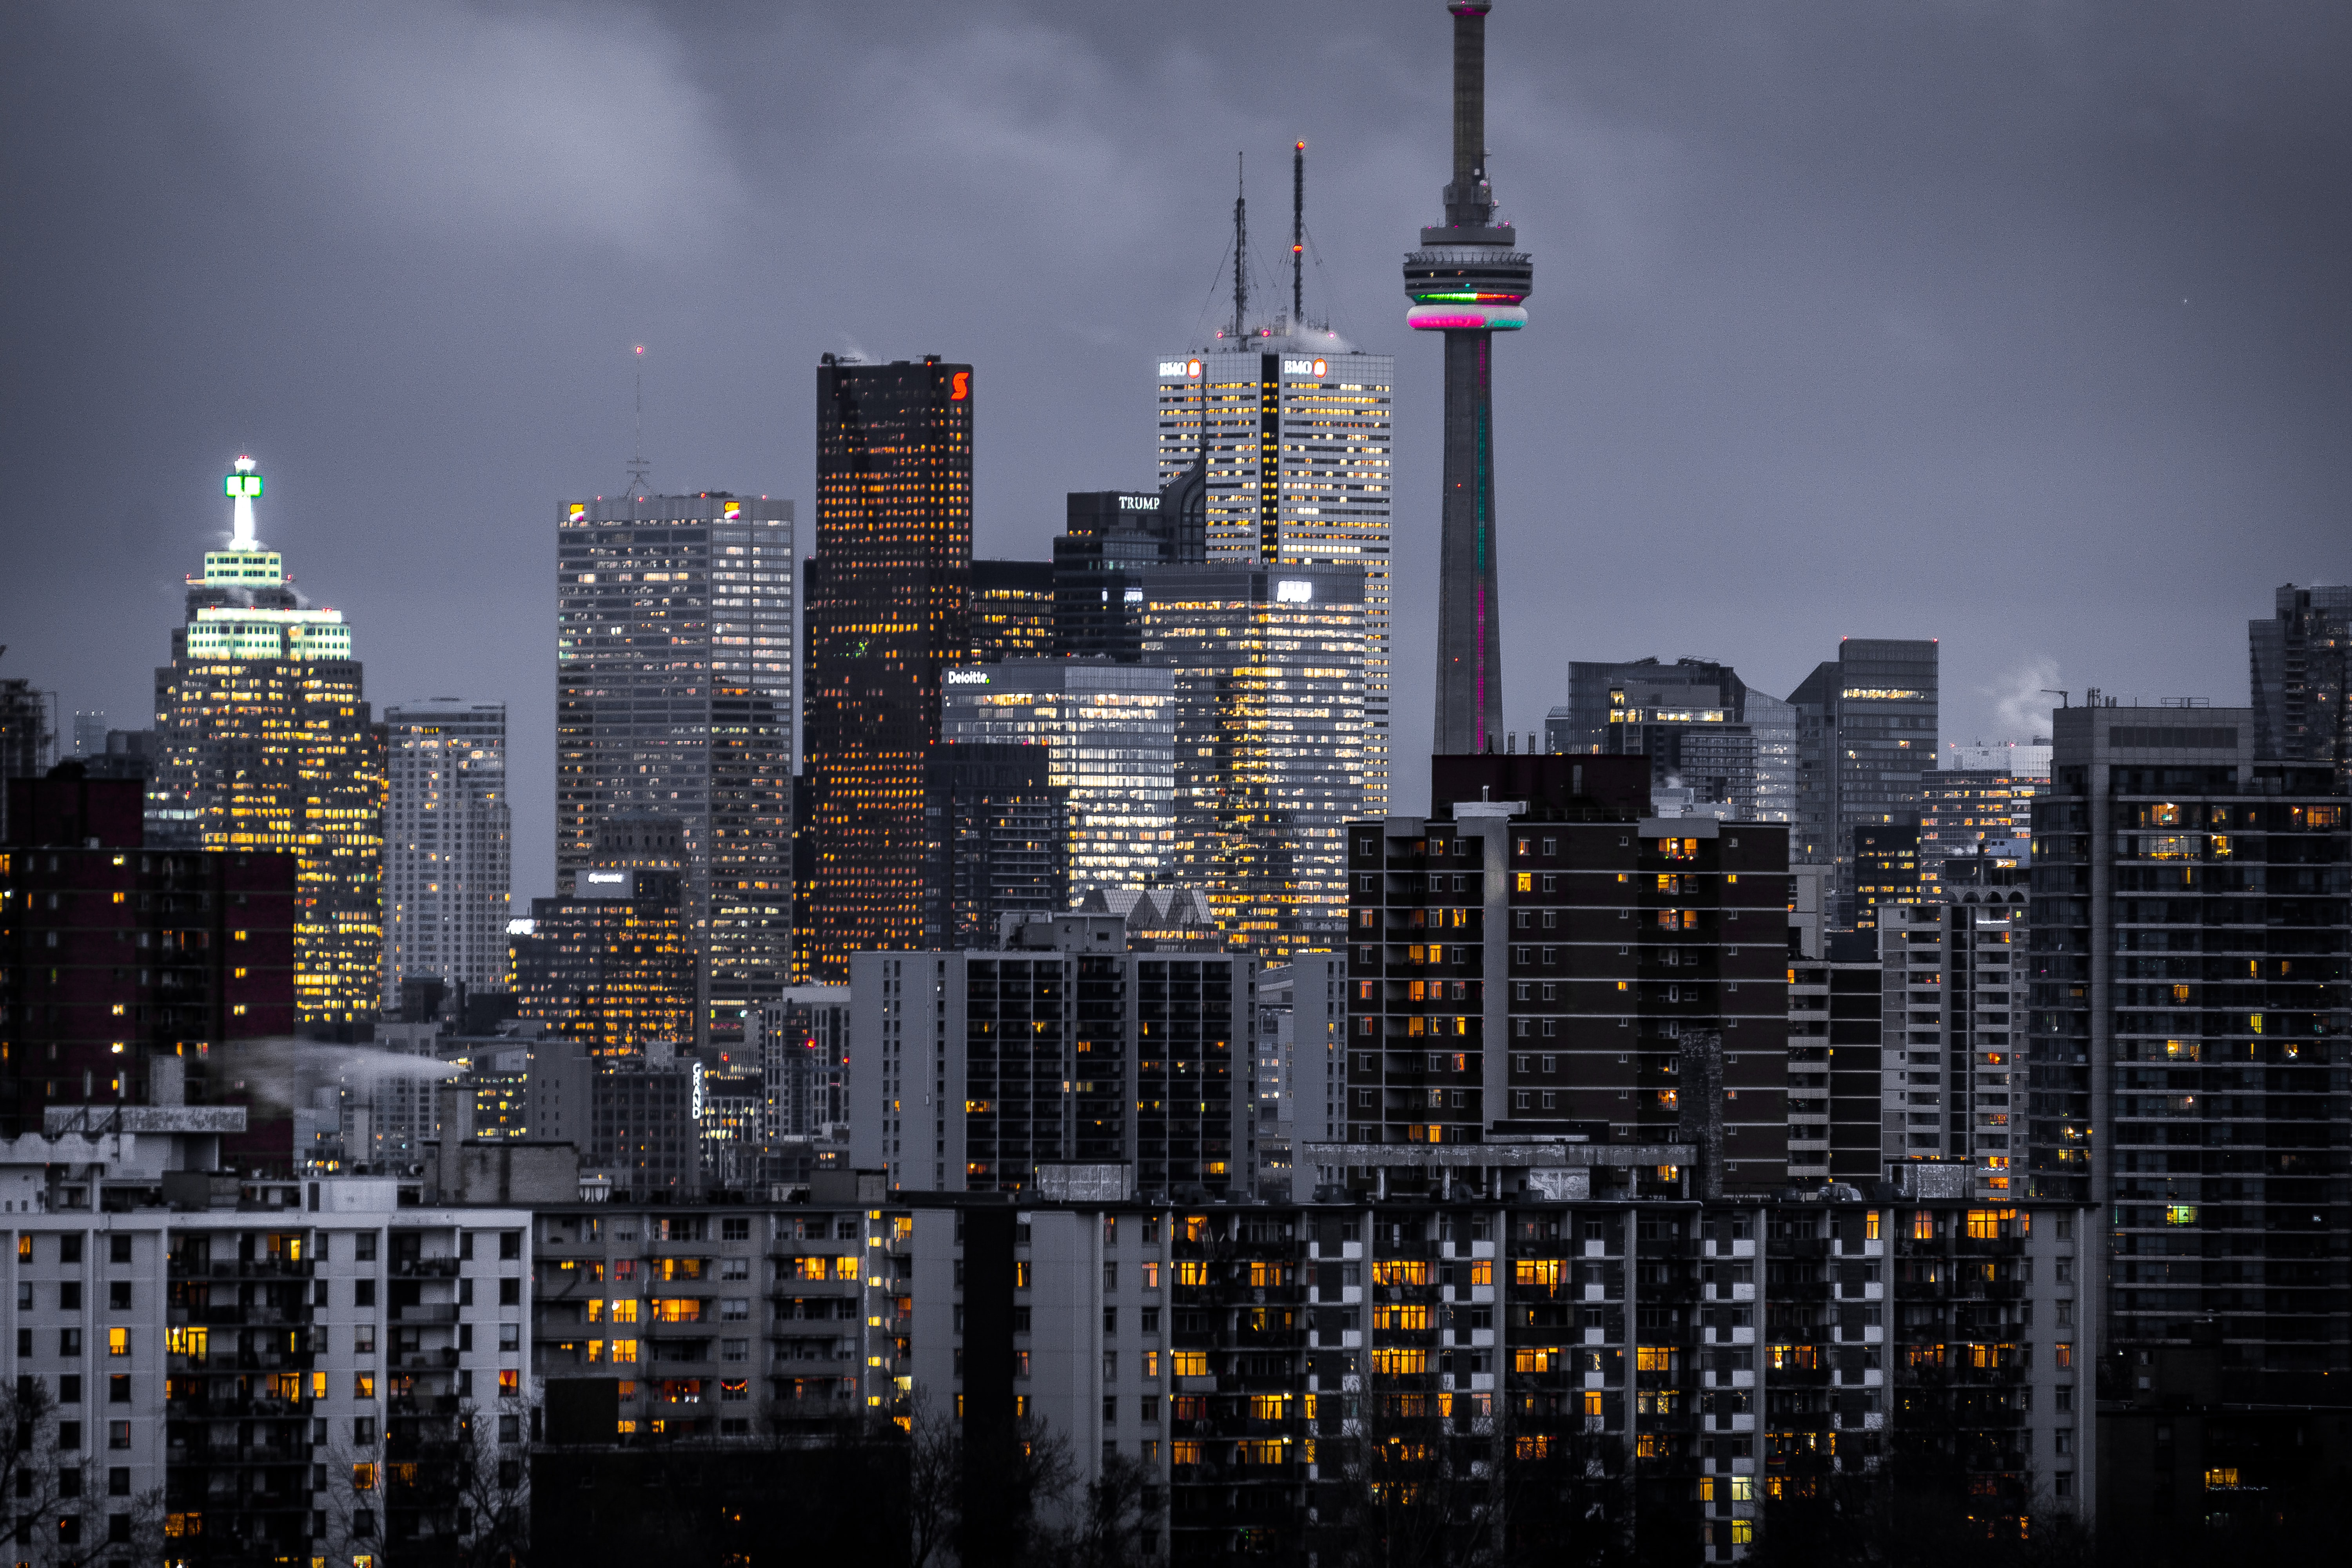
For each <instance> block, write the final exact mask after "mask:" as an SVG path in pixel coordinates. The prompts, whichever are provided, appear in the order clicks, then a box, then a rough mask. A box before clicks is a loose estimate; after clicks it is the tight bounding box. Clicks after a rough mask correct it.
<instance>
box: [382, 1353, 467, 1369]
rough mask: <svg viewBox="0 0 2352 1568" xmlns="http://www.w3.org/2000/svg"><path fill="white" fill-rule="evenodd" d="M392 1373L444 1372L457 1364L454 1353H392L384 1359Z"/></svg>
mask: <svg viewBox="0 0 2352 1568" xmlns="http://www.w3.org/2000/svg"><path fill="white" fill-rule="evenodd" d="M384 1361H385V1363H386V1365H387V1366H388V1367H389V1369H390V1370H392V1371H394V1372H446V1371H448V1370H450V1369H451V1368H453V1367H455V1366H456V1365H457V1352H456V1351H453V1350H452V1351H425V1350H410V1351H394V1352H392V1353H391V1354H390V1355H388V1356H386V1357H385V1358H384Z"/></svg>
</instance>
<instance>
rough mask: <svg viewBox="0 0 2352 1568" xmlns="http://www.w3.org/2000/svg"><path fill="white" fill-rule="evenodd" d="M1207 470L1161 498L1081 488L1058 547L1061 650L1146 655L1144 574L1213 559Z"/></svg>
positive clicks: (1129, 657) (1057, 637)
mask: <svg viewBox="0 0 2352 1568" xmlns="http://www.w3.org/2000/svg"><path fill="white" fill-rule="evenodd" d="M1208 497H1209V486H1208V479H1207V473H1206V470H1205V469H1204V468H1202V466H1201V465H1199V464H1195V465H1194V466H1193V467H1192V468H1187V469H1185V470H1184V472H1183V473H1182V474H1181V475H1180V476H1179V477H1178V478H1176V479H1173V480H1171V481H1170V482H1169V484H1168V485H1167V486H1166V487H1165V488H1164V489H1160V490H1159V491H1158V492H1156V493H1155V492H1153V491H1150V490H1142V491H1138V490H1074V491H1072V492H1071V493H1070V497H1069V510H1068V527H1067V530H1066V531H1065V532H1064V533H1063V534H1062V536H1061V537H1060V538H1058V539H1056V540H1055V541H1054V651H1055V653H1058V654H1065V655H1076V656H1080V657H1086V656H1096V655H1098V656H1100V657H1102V658H1112V659H1116V660H1118V662H1119V663H1121V664H1133V663H1134V662H1135V661H1136V660H1137V659H1139V658H1142V657H1143V647H1142V641H1141V625H1142V616H1143V583H1144V578H1145V576H1146V575H1147V574H1150V573H1151V572H1155V571H1157V570H1159V569H1160V567H1163V566H1199V565H1202V564H1203V563H1206V562H1207V560H1208V558H1209V557H1208Z"/></svg>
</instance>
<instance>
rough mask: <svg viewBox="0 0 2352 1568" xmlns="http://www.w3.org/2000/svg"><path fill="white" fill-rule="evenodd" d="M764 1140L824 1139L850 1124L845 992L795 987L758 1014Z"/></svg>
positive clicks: (835, 987)
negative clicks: (763, 1081) (764, 1100)
mask: <svg viewBox="0 0 2352 1568" xmlns="http://www.w3.org/2000/svg"><path fill="white" fill-rule="evenodd" d="M759 1017H760V1037H759V1039H758V1040H757V1041H755V1042H753V1044H754V1045H755V1046H756V1047H757V1051H758V1060H759V1063H760V1071H761V1076H762V1077H763V1078H764V1079H766V1088H767V1100H768V1103H767V1121H766V1125H765V1127H764V1129H763V1131H762V1134H761V1135H762V1137H763V1138H764V1139H765V1141H767V1142H775V1141H776V1140H778V1139H782V1138H828V1137H832V1136H834V1135H835V1132H836V1131H838V1130H840V1129H842V1128H844V1127H845V1126H846V1125H847V1124H848V1121H849V987H848V986H846V985H796V986H794V987H793V989H792V990H790V991H788V992H786V993H784V995H783V998H782V1000H781V1001H776V1002H771V1003H769V1004H768V1005H767V1006H765V1007H763V1008H761V1010H760V1016H759Z"/></svg>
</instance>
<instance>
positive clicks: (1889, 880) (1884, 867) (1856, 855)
mask: <svg viewBox="0 0 2352 1568" xmlns="http://www.w3.org/2000/svg"><path fill="white" fill-rule="evenodd" d="M1926 896H1927V888H1926V886H1925V884H1924V883H1923V881H1922V879H1921V878H1920V875H1919V828H1918V825H1917V824H1916V823H1914V824H1909V825H1898V826H1892V827H1878V826H1867V825H1865V826H1857V827H1856V828H1855V829H1854V830H1853V927H1854V929H1855V930H1857V931H1870V930H1874V929H1875V928H1876V927H1877V925H1878V924H1879V918H1880V917H1879V907H1880V906H1881V905H1906V904H1916V903H1917V902H1919V901H1920V900H1921V899H1922V898H1924V897H1926Z"/></svg>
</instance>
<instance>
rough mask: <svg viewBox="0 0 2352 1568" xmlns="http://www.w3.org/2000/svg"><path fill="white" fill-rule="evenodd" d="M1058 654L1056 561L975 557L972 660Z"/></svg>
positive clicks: (990, 661) (982, 661)
mask: <svg viewBox="0 0 2352 1568" xmlns="http://www.w3.org/2000/svg"><path fill="white" fill-rule="evenodd" d="M1053 654H1054V563H1052V562H1050V561H975V562H973V563H971V661H972V662H973V663H974V664H1002V663H1003V662H1004V661H1005V660H1006V659H1008V658H1052V657H1053Z"/></svg>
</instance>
